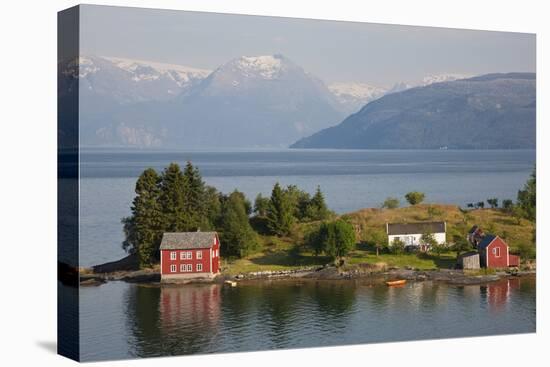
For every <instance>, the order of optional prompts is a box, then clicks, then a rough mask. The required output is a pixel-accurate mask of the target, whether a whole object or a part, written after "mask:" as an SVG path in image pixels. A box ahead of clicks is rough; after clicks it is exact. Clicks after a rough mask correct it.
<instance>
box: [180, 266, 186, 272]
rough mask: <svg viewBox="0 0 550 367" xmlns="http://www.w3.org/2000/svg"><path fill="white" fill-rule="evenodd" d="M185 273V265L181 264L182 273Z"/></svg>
mask: <svg viewBox="0 0 550 367" xmlns="http://www.w3.org/2000/svg"><path fill="white" fill-rule="evenodd" d="M184 271H185V264H180V273H183V272H184Z"/></svg>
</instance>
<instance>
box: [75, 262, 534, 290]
mask: <svg viewBox="0 0 550 367" xmlns="http://www.w3.org/2000/svg"><path fill="white" fill-rule="evenodd" d="M535 274H536V272H535V271H520V272H517V273H513V274H512V273H507V272H497V273H494V274H487V275H485V274H471V273H468V272H464V271H462V270H451V269H438V270H415V269H399V268H393V269H387V270H386V269H384V270H379V269H363V268H360V267H359V268H353V269H340V268H336V267H334V266H323V267H307V268H300V269H292V270H273V271H259V272H250V273H243V274H237V275H229V274H223V273H222V274H221V275H220V276H217V277H216V278H214V279H212V280H208V282H214V283H223V282H224V281H226V280H235V281H237V282H239V281H252V280H277V279H293V278H300V279H311V280H370V281H372V282H373V283H377V282H385V281H388V280H395V279H406V280H409V281H418V282H419V281H436V282H443V283H447V284H452V285H476V284H484V283H489V282H494V281H497V280H499V279H502V278H505V277H512V276H516V277H517V276H532V275H535ZM108 281H124V282H129V283H150V284H160V273H159V272H158V271H155V270H152V269H146V270H134V271H129V270H126V271H115V272H109V273H83V274H80V285H81V286H98V285H101V284H103V283H106V282H108ZM204 282H205V280H204V279H197V280H196V281H187V282H186V284H188V283H204ZM171 284H172V285H174V283H171ZM176 285H177V283H176Z"/></svg>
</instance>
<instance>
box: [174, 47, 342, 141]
mask: <svg viewBox="0 0 550 367" xmlns="http://www.w3.org/2000/svg"><path fill="white" fill-rule="evenodd" d="M179 100H180V101H181V106H180V107H179V111H180V113H181V114H180V115H179V117H178V120H179V121H184V125H185V127H183V129H185V132H186V133H185V134H183V135H182V136H181V138H180V139H181V140H182V141H184V142H185V144H186V145H192V144H195V145H198V146H204V144H212V143H214V144H216V145H217V146H226V147H239V146H264V147H265V146H274V147H282V146H288V144H290V143H291V142H292V139H293V137H295V136H306V135H307V134H308V132H314V131H317V130H318V129H319V128H321V126H323V128H324V127H328V126H330V125H334V124H336V123H338V122H339V121H340V120H341V119H342V118H343V117H345V114H344V113H343V112H342V111H341V110H340V108H339V104H338V102H337V101H336V99H335V98H334V96H333V95H332V94H331V93H330V91H329V90H328V88H327V87H326V86H325V84H324V83H323V82H322V81H321V80H320V79H318V78H316V77H315V76H313V75H311V74H309V73H307V72H306V71H304V70H303V69H302V68H301V67H300V66H298V65H296V64H295V63H294V62H292V61H291V60H290V59H288V58H286V57H284V56H282V55H268V56H242V57H239V58H236V59H233V60H230V61H228V62H227V63H225V64H223V65H221V66H220V67H218V68H217V69H216V70H214V71H213V72H212V73H211V74H210V75H209V76H208V77H207V78H206V79H204V81H202V82H201V83H200V84H199V85H197V86H196V87H195V88H193V89H192V90H191V91H190V92H189V93H188V94H187V95H186V96H183V97H181V98H179Z"/></svg>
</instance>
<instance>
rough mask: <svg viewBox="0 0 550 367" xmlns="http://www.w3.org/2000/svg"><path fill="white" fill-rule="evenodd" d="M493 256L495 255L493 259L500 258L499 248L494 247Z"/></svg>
mask: <svg viewBox="0 0 550 367" xmlns="http://www.w3.org/2000/svg"><path fill="white" fill-rule="evenodd" d="M493 255H495V257H500V247H495V248H494V249H493Z"/></svg>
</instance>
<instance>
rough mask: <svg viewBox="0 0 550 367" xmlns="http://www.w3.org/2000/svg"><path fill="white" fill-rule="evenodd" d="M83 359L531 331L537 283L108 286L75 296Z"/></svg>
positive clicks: (83, 290)
mask: <svg viewBox="0 0 550 367" xmlns="http://www.w3.org/2000/svg"><path fill="white" fill-rule="evenodd" d="M80 305H81V306H80V322H81V324H80V325H81V340H80V345H81V353H82V356H81V357H82V360H83V361H91V360H105V359H118V358H132V357H151V356H166V355H181V354H195V353H212V352H219V353H223V352H225V353H227V352H240V351H253V350H268V349H277V348H303V347H313V346H329V345H346V344H358V343H374V342H390V341H404V340H422V339H436V338H450V337H465V336H483V335H496V334H512V333H528V332H535V329H536V328H535V319H536V311H535V306H536V305H535V280H534V278H513V279H504V280H500V281H498V282H494V283H489V284H487V285H481V286H480V285H470V286H451V285H445V284H438V283H432V282H418V283H409V284H407V285H405V286H404V287H398V288H393V287H386V286H385V285H372V284H369V283H368V282H366V281H351V280H343V281H327V280H320V281H304V280H289V281H259V282H251V283H240V284H239V286H237V287H236V288H232V287H224V286H222V285H219V284H215V285H185V286H179V287H178V286H175V287H174V286H172V287H169V286H168V287H158V286H144V285H136V284H128V283H123V282H110V283H107V284H104V285H102V286H100V287H92V288H81V289H80Z"/></svg>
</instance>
